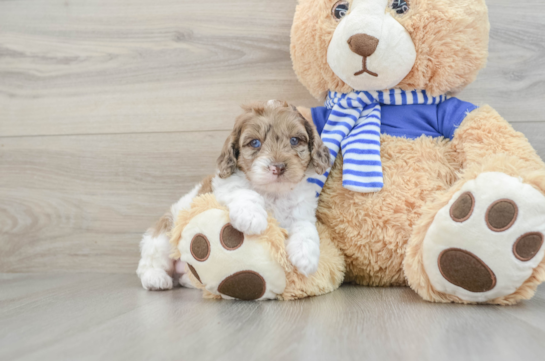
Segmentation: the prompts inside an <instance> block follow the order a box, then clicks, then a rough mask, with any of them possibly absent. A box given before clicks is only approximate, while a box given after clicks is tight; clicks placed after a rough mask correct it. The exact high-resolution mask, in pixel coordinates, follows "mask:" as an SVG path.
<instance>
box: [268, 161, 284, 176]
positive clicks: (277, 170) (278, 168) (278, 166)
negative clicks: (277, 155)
mask: <svg viewBox="0 0 545 361" xmlns="http://www.w3.org/2000/svg"><path fill="white" fill-rule="evenodd" d="M269 168H270V169H271V171H272V174H274V175H277V176H280V175H282V174H284V172H285V171H286V165H285V164H284V163H274V164H271V166H270V167H269Z"/></svg>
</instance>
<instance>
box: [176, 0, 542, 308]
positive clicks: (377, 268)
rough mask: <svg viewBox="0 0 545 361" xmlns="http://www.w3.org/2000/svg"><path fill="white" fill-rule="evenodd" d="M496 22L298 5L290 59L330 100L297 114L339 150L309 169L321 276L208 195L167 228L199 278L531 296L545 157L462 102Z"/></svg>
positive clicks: (463, 2) (479, 298) (227, 284)
mask: <svg viewBox="0 0 545 361" xmlns="http://www.w3.org/2000/svg"><path fill="white" fill-rule="evenodd" d="M489 27H490V26H489V21H488V10H487V6H486V3H485V0H351V1H343V0H341V1H338V0H318V1H317V0H299V3H298V5H297V8H296V12H295V17H294V22H293V27H292V32H291V56H292V62H293V68H294V70H295V73H296V75H297V77H298V79H299V80H300V82H301V83H302V84H303V85H304V86H305V87H306V88H307V89H308V91H309V92H310V93H311V94H312V95H313V96H315V97H316V98H317V99H321V100H324V101H325V104H324V106H323V107H316V108H312V109H306V108H299V111H300V112H301V114H302V115H303V116H304V117H305V118H306V119H308V120H312V122H313V124H315V126H316V128H317V130H318V132H319V133H320V134H321V137H322V140H323V141H324V143H325V144H326V145H327V146H328V148H329V149H330V153H331V154H332V159H331V160H332V166H331V169H330V170H329V171H328V172H326V174H325V175H324V176H322V177H315V178H312V179H309V181H311V182H312V183H313V184H314V185H315V186H316V193H317V195H319V206H318V210H317V218H318V223H317V228H318V230H319V233H320V239H321V246H320V252H321V254H320V261H319V267H318V271H317V272H316V273H315V274H314V275H311V276H309V277H305V276H303V275H300V274H299V273H298V272H297V270H295V269H294V267H293V266H291V265H290V263H289V261H288V259H287V256H286V251H285V240H286V232H285V231H284V230H282V229H281V228H279V227H278V224H277V223H276V222H275V220H274V219H272V218H269V227H268V228H267V231H266V232H265V233H264V234H262V235H258V236H247V235H244V234H242V233H240V232H238V231H237V230H236V229H234V228H233V227H232V226H230V224H229V215H228V211H227V209H225V207H223V206H222V205H220V204H219V203H217V201H216V200H215V199H214V197H213V195H212V194H206V195H202V196H200V197H198V198H197V199H196V200H195V201H194V204H193V206H192V208H191V209H190V210H188V211H183V212H180V215H179V218H178V220H177V222H176V226H175V228H174V229H173V231H172V234H171V236H172V238H171V243H172V244H173V246H174V248H175V254H174V257H176V258H179V259H181V260H182V261H184V262H187V264H188V269H187V270H188V274H189V278H190V280H191V283H192V284H193V286H195V287H197V288H200V289H202V290H203V291H204V294H205V296H206V297H212V298H237V299H245V300H263V299H281V300H289V299H296V298H303V297H308V296H317V295H321V294H324V293H327V292H331V291H334V290H335V289H337V288H338V287H339V286H340V285H341V283H343V282H345V283H353V284H357V285H361V286H409V287H411V288H412V289H413V290H414V291H415V292H416V293H417V294H419V295H420V296H421V297H422V298H423V299H424V300H426V301H431V302H454V303H463V304H474V303H488V304H499V305H510V304H515V303H517V302H518V301H520V300H523V299H529V298H531V297H532V296H533V294H534V292H535V290H536V288H537V286H538V285H539V284H540V283H541V282H543V280H544V279H545V261H544V255H545V247H543V242H544V234H545V196H544V192H545V164H544V163H543V162H542V160H541V159H540V157H539V156H538V155H537V153H536V152H535V150H534V149H533V148H532V146H531V145H530V143H529V142H528V140H527V139H526V138H525V136H524V135H523V134H521V133H519V132H516V131H515V130H514V129H513V128H512V127H511V126H510V125H509V123H508V122H507V121H506V120H504V119H503V118H502V117H501V116H500V115H499V114H498V113H497V112H496V111H494V109H492V108H491V107H490V106H487V105H482V106H476V105H473V104H471V103H468V102H465V101H462V100H460V99H458V98H456V97H455V95H456V93H458V92H460V91H461V90H462V89H464V87H466V86H467V85H468V84H470V83H471V82H473V81H474V80H475V78H476V76H477V73H478V72H479V71H480V70H481V69H482V68H483V67H484V66H485V63H486V60H487V56H488V36H489V35H488V34H489ZM203 239H205V240H203ZM197 251H199V252H200V256H202V257H201V258H199V257H196V256H195V254H196V253H198V252H197Z"/></svg>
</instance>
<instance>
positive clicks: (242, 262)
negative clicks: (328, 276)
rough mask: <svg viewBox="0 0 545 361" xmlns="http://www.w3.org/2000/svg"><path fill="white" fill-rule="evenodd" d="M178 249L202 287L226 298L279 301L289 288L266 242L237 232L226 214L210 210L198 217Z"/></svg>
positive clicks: (187, 229)
mask: <svg viewBox="0 0 545 361" xmlns="http://www.w3.org/2000/svg"><path fill="white" fill-rule="evenodd" d="M178 249H179V251H180V253H181V260H182V261H184V262H187V264H188V269H189V271H190V272H191V273H192V274H193V276H194V278H195V279H196V280H197V281H196V282H199V283H200V285H198V286H201V285H202V287H204V288H205V289H206V290H207V291H209V292H211V293H212V294H215V295H219V296H221V297H223V298H226V299H241V300H266V299H276V298H278V295H280V294H282V292H284V289H285V287H286V274H285V272H284V269H283V268H282V267H281V265H280V264H279V263H277V262H276V261H275V260H274V259H273V258H272V257H271V254H270V251H269V248H268V247H266V243H265V241H264V240H261V239H260V237H259V236H248V235H244V234H243V233H242V232H239V231H238V230H237V229H235V227H233V225H231V223H230V220H229V214H228V213H227V212H226V211H223V210H220V209H210V210H208V211H205V212H203V213H201V214H199V215H198V216H196V217H194V218H193V219H192V220H191V221H190V222H189V224H188V225H187V226H186V227H185V228H184V230H183V232H182V238H181V240H180V242H179V244H178ZM194 282H195V281H194Z"/></svg>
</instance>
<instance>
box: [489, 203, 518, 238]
mask: <svg viewBox="0 0 545 361" xmlns="http://www.w3.org/2000/svg"><path fill="white" fill-rule="evenodd" d="M517 216H518V207H517V204H516V203H515V202H513V201H512V200H510V199H500V200H499V201H496V202H494V203H492V205H491V206H490V207H489V208H488V211H487V212H486V224H487V225H488V228H490V229H491V230H493V231H494V232H504V231H506V230H508V229H509V228H511V226H513V224H515V221H516V220H517Z"/></svg>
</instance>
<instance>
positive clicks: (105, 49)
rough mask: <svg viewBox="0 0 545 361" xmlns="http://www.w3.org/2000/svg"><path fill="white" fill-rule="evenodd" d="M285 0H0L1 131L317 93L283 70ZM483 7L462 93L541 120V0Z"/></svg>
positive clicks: (134, 119) (224, 111)
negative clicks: (477, 58) (473, 74)
mask: <svg viewBox="0 0 545 361" xmlns="http://www.w3.org/2000/svg"><path fill="white" fill-rule="evenodd" d="M295 3H296V1H295V0H276V1H268V0H256V1H252V3H251V5H249V4H248V2H247V1H241V0H203V1H198V2H197V1H189V0H178V1H173V0H157V1H154V2H153V4H150V2H149V1H145V0H136V1H135V0H111V1H101V0H93V1H86V2H77V1H69V0H66V1H60V0H59V1H54V0H49V1H43V0H21V1H2V2H0V24H2V32H0V79H1V81H0V109H2V112H1V113H0V134H1V135H2V136H20V135H45V134H47V135H53V134H89V133H94V134H102V133H127V132H131V133H132V132H170V131H187V130H191V131H194V130H209V129H212V130H226V129H229V125H230V124H231V122H232V120H233V118H234V116H235V115H236V113H237V111H238V104H240V103H244V102H247V101H249V100H256V99H261V100H266V99H272V98H281V99H287V100H289V101H291V102H293V103H296V104H299V105H315V104H318V103H317V102H316V101H315V100H314V99H312V98H311V97H310V96H309V94H308V92H307V91H306V90H305V89H304V88H303V87H302V86H301V85H300V84H299V83H298V82H297V79H296V77H295V76H294V74H293V71H292V69H291V62H290V56H289V32H290V26H291V21H292V17H293V12H294V8H295ZM489 7H490V17H491V22H492V31H491V43H490V61H489V64H488V67H487V69H486V70H484V71H483V72H482V74H481V75H480V76H479V78H478V80H477V81H476V82H475V83H474V84H472V85H471V86H470V87H469V88H468V89H467V90H466V91H465V92H463V93H462V94H461V97H462V98H463V99H465V100H468V101H473V102H475V103H478V104H484V103H489V104H491V105H492V106H494V107H495V108H497V109H498V110H499V111H500V113H502V114H503V115H504V116H505V117H506V118H507V119H509V120H511V121H513V122H516V121H541V120H543V112H542V111H541V109H540V107H537V106H536V104H539V103H542V102H543V100H544V99H545V66H544V61H545V60H544V59H545V48H544V47H543V44H544V43H545V24H544V21H543V13H545V3H543V2H541V1H539V0H537V1H536V0H520V1H517V2H513V1H505V0H495V1H489ZM514 14H516V16H514Z"/></svg>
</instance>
